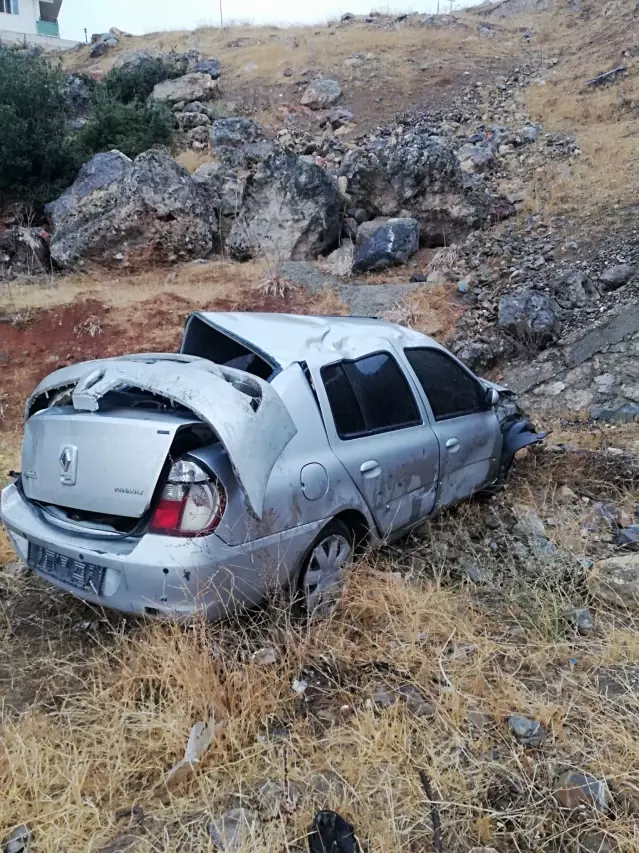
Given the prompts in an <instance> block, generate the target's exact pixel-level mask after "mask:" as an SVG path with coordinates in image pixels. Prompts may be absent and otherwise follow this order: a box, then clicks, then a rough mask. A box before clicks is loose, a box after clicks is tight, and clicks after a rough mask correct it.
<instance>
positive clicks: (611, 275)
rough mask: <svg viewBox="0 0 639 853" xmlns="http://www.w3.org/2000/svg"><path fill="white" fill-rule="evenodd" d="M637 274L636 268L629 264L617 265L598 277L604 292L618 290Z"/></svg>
mask: <svg viewBox="0 0 639 853" xmlns="http://www.w3.org/2000/svg"><path fill="white" fill-rule="evenodd" d="M636 274H637V267H633V266H632V265H631V264H617V266H614V267H608V269H606V270H604V271H603V272H602V274H601V275H600V276H599V279H600V281H601V282H602V284H603V286H604V289H605V290H618V288H620V287H623V285H624V284H627V283H628V282H629V281H630V280H631V279H632V278H634V277H635V275H636Z"/></svg>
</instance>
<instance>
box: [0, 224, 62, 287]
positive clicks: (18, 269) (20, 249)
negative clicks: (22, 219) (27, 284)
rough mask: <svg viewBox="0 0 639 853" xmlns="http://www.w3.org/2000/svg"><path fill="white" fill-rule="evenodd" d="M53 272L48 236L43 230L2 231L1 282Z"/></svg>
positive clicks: (21, 227) (0, 250)
mask: <svg viewBox="0 0 639 853" xmlns="http://www.w3.org/2000/svg"><path fill="white" fill-rule="evenodd" d="M50 272H51V259H50V256H49V242H48V234H46V232H44V231H43V230H42V229H41V228H26V227H23V226H19V225H17V226H15V227H13V228H6V229H5V230H4V231H0V280H2V279H9V278H17V277H27V276H38V275H47V274H49V273H50Z"/></svg>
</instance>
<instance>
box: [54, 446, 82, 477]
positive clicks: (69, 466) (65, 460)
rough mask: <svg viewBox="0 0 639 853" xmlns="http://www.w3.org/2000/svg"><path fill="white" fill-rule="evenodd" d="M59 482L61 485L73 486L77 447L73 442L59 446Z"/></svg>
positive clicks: (76, 467) (76, 473)
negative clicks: (60, 470) (60, 471)
mask: <svg viewBox="0 0 639 853" xmlns="http://www.w3.org/2000/svg"><path fill="white" fill-rule="evenodd" d="M58 459H59V460H60V467H61V468H62V474H60V482H61V483H62V485H63V486H75V484H76V480H77V476H78V448H77V447H75V445H73V444H67V445H65V446H64V447H62V448H60V456H59V457H58Z"/></svg>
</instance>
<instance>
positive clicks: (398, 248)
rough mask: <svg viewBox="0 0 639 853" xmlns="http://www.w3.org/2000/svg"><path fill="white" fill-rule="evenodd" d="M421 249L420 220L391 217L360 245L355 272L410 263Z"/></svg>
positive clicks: (354, 267) (354, 266) (354, 265)
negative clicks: (410, 259)
mask: <svg viewBox="0 0 639 853" xmlns="http://www.w3.org/2000/svg"><path fill="white" fill-rule="evenodd" d="M418 249H419V222H418V221H417V220H416V219H389V220H388V222H387V223H386V224H385V225H382V226H381V228H378V229H377V230H376V231H375V232H374V233H373V234H372V236H371V237H369V238H368V240H367V241H366V242H365V243H364V245H363V246H361V247H360V249H359V251H358V253H357V257H356V258H355V263H354V264H353V271H354V272H371V271H373V270H382V269H386V268H388V267H392V266H397V265H399V264H406V263H408V259H409V258H410V257H412V256H413V255H414V254H415V252H417V251H418Z"/></svg>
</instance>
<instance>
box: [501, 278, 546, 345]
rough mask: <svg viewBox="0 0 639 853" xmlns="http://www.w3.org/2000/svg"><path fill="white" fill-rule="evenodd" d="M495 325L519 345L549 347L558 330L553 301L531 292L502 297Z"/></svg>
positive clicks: (524, 291)
mask: <svg viewBox="0 0 639 853" xmlns="http://www.w3.org/2000/svg"><path fill="white" fill-rule="evenodd" d="M497 322H498V325H499V327H500V328H501V329H503V330H504V331H505V332H508V333H509V334H510V335H512V336H513V337H514V338H517V340H519V341H520V342H521V343H522V344H524V345H529V346H534V347H542V346H544V345H545V344H548V343H549V342H550V341H552V339H553V338H554V337H555V336H556V335H557V334H558V333H559V330H560V322H559V318H558V317H557V314H556V312H555V307H554V305H553V302H552V300H551V299H550V298H549V297H548V296H546V295H545V294H543V293H537V292H536V291H532V290H523V291H519V292H518V293H513V294H509V295H507V296H502V298H501V299H500V300H499V315H498V321H497Z"/></svg>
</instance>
